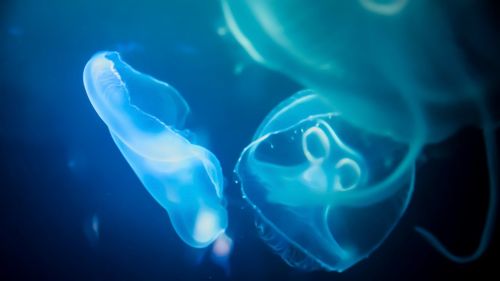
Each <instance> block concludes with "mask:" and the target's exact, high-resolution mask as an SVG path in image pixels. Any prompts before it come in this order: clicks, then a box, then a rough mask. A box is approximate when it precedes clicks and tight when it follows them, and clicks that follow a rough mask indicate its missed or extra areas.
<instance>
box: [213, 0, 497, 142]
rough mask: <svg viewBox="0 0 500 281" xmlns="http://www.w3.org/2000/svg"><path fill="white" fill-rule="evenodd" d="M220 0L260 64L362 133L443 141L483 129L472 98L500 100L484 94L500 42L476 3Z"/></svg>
mask: <svg viewBox="0 0 500 281" xmlns="http://www.w3.org/2000/svg"><path fill="white" fill-rule="evenodd" d="M222 2H223V11H224V15H225V18H226V22H227V24H228V27H229V29H230V30H231V32H232V33H233V34H234V36H235V37H236V39H237V40H238V41H239V42H240V43H241V45H242V46H243V47H244V48H245V49H246V50H247V52H248V53H249V54H250V55H251V56H252V57H253V58H254V59H255V60H256V61H258V62H260V63H262V64H264V65H265V66H267V67H270V68H272V69H275V70H277V71H280V72H282V73H285V74H287V75H288V76H290V77H291V78H293V79H295V80H296V81H298V82H300V83H302V84H303V85H304V86H305V87H307V88H310V89H312V90H314V91H316V92H317V93H319V94H322V95H325V96H328V97H329V99H330V100H331V102H332V106H334V107H335V108H336V110H337V111H338V112H341V113H342V114H343V116H344V118H346V119H348V120H349V121H350V122H353V123H355V124H356V125H357V126H359V127H363V128H364V129H365V130H369V131H372V132H374V133H380V132H389V133H391V134H392V135H393V136H394V137H397V138H399V139H401V140H404V141H411V140H412V139H413V138H414V137H423V138H424V139H425V143H429V142H438V141H440V140H443V139H445V138H447V137H448V136H449V135H451V134H452V133H454V132H455V131H456V130H457V129H458V128H460V127H462V126H465V125H469V124H475V125H478V126H482V125H483V124H482V122H483V120H482V118H481V116H480V112H479V110H478V108H477V102H476V100H477V99H478V98H481V99H485V100H488V101H493V100H495V94H494V93H493V92H492V91H488V90H489V88H490V87H491V86H492V83H496V82H495V81H496V80H497V79H496V75H497V74H498V73H499V71H500V60H499V59H498V57H497V56H496V54H497V51H496V50H498V48H500V40H498V38H500V37H499V36H498V31H495V30H492V28H491V26H490V25H488V23H487V22H484V21H482V14H481V13H485V8H484V7H483V5H482V4H480V3H477V1H474V0H465V1H452V2H446V3H441V2H440V1H434V0H420V1H406V0H337V1H329V0H324V1H321V0H320V1H314V3H311V1H307V0H289V1H266V0H243V1H227V0H224V1H222ZM462 14H467V16H468V17H467V18H468V21H466V22H465V21H463V16H461V15H462ZM457 30H460V31H461V33H460V34H457V32H456V31H457ZM478 30H481V32H479V33H478ZM493 38H495V39H493ZM437 46H439V48H438V47H437ZM470 57H474V58H476V59H481V60H482V59H484V60H485V61H487V62H488V63H487V67H486V68H484V67H481V66H478V65H471V63H470V60H469V58H470ZM495 104H496V105H497V106H498V102H496V103H495ZM491 105H492V103H490V106H491ZM493 108H494V107H491V109H493ZM394 116H398V118H394ZM495 118H496V120H497V121H498V120H500V116H499V115H498V114H496V117H495Z"/></svg>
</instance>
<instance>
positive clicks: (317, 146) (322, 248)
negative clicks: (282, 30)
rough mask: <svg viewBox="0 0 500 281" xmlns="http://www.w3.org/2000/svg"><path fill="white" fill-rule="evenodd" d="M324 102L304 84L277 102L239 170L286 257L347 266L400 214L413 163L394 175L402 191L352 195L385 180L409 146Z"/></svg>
mask: <svg viewBox="0 0 500 281" xmlns="http://www.w3.org/2000/svg"><path fill="white" fill-rule="evenodd" d="M325 102H326V100H325V99H324V98H322V97H320V96H319V95H317V94H315V93H313V92H312V91H302V92H299V93H297V94H295V95H293V96H292V97H290V98H288V99H287V100H285V101H284V102H282V103H281V104H280V105H278V106H277V107H276V108H275V109H274V110H273V111H272V112H271V113H270V114H269V115H268V117H267V118H266V119H265V120H264V122H263V123H262V125H261V126H260V128H259V129H258V131H257V133H256V135H255V138H254V141H253V142H252V143H251V144H250V145H249V146H248V147H247V148H246V149H245V150H244V152H243V154H242V156H241V158H240V160H239V161H238V164H237V166H236V170H235V172H236V173H237V175H238V177H239V179H240V181H241V186H242V192H243V194H244V197H245V198H246V199H247V201H248V202H249V203H250V205H251V206H252V207H253V208H254V209H255V211H256V213H257V224H258V228H259V232H260V234H261V236H262V238H263V239H264V240H265V241H266V243H268V244H269V245H270V246H271V247H272V248H273V249H274V250H275V251H276V252H277V253H278V254H280V255H281V257H282V258H283V259H284V260H285V261H286V262H287V263H289V264H290V265H292V266H295V267H300V268H302V269H306V270H311V269H316V268H320V267H323V268H326V269H328V270H336V271H343V270H345V269H347V268H349V267H350V266H352V265H353V264H355V263H356V262H358V261H359V260H361V259H363V258H365V257H367V256H368V255H369V254H370V253H371V252H372V251H373V250H375V249H376V248H377V247H378V246H379V245H380V243H381V242H382V241H383V240H384V239H385V238H386V237H387V235H388V234H389V233H390V231H391V230H392V228H393V227H394V225H395V224H396V223H397V221H398V220H399V219H400V217H401V215H402V214H403V212H404V210H405V209H406V206H407V204H408V201H409V199H410V196H411V193H412V190H413V169H410V170H408V171H407V173H406V174H404V175H402V176H401V177H399V179H398V180H397V181H393V182H391V183H390V184H392V185H395V186H397V189H393V190H397V192H392V193H387V194H374V196H376V198H373V199H372V200H370V201H360V202H356V201H353V200H352V199H348V198H347V197H346V196H349V194H356V193H358V192H363V191H368V192H370V191H371V189H373V188H374V187H376V186H377V184H381V183H382V182H384V179H385V178H386V177H387V175H389V174H391V173H392V172H393V170H394V169H395V168H396V167H397V166H398V165H399V163H400V162H401V161H402V160H403V159H404V157H405V154H406V153H408V151H409V150H408V146H406V145H404V144H401V143H397V142H395V141H393V140H391V139H389V138H384V137H380V136H377V135H372V134H370V133H367V132H365V131H364V130H362V129H360V128H356V127H353V126H352V125H351V124H349V123H347V122H346V121H345V120H343V119H342V116H340V115H338V114H336V113H335V112H331V111H329V110H328V103H325ZM303 116H305V117H303ZM342 136H344V137H342ZM386 184H388V183H386Z"/></svg>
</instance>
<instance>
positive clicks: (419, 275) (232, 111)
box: [0, 0, 499, 280]
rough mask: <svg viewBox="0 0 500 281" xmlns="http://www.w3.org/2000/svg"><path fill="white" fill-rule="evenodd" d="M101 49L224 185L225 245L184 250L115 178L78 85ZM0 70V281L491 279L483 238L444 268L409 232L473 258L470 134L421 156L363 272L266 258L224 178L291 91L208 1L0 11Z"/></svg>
mask: <svg viewBox="0 0 500 281" xmlns="http://www.w3.org/2000/svg"><path fill="white" fill-rule="evenodd" d="M492 13H493V12H492ZM496 14H497V15H498V13H496ZM496 26H497V27H498V25H496ZM100 50H116V51H118V52H120V54H121V55H122V58H123V59H124V60H125V61H126V62H127V63H129V64H130V65H133V66H134V68H135V69H138V70H140V71H141V72H143V73H147V74H149V75H152V76H154V77H155V78H157V79H160V80H162V81H166V82H168V83H169V84H171V85H173V86H174V87H175V89H176V90H177V91H178V92H179V93H181V94H182V96H183V98H184V99H185V100H186V102H187V103H188V104H189V106H190V109H191V117H190V119H188V120H187V124H186V127H187V128H189V130H190V131H191V133H192V135H196V138H197V140H198V143H199V144H200V145H202V146H203V147H205V148H206V149H208V150H209V151H211V152H212V153H214V154H215V155H216V156H217V159H218V160H219V162H220V165H221V168H222V172H223V174H224V182H225V183H224V193H225V197H226V202H225V204H226V207H227V210H228V222H229V225H228V228H227V230H226V233H227V235H228V237H230V238H228V239H230V240H224V241H226V242H221V243H222V244H216V245H214V247H208V248H206V249H203V250H199V249H193V248H191V247H189V246H188V245H186V244H184V243H183V242H182V240H181V239H180V238H179V237H178V236H177V234H176V232H175V230H174V228H173V227H172V225H171V224H170V223H169V221H170V220H169V216H168V214H167V212H165V209H164V208H162V206H160V205H159V204H157V202H156V201H155V199H154V198H153V197H152V196H151V195H150V194H149V193H148V192H147V191H146V189H144V187H143V185H142V183H141V181H140V180H139V178H137V176H136V175H135V174H134V172H133V171H132V170H131V169H130V167H129V165H128V163H127V161H126V160H125V159H124V158H123V156H122V155H121V153H120V151H119V149H118V148H117V147H116V146H115V144H114V142H113V139H112V138H111V137H110V135H109V130H108V128H107V126H106V125H105V124H104V123H103V122H102V121H101V119H100V118H99V117H98V115H97V114H96V113H95V111H94V109H93V108H92V105H91V104H90V103H89V102H88V98H87V95H86V93H85V89H84V86H83V82H82V72H83V68H84V66H85V64H86V63H87V61H88V60H89V59H90V58H91V57H92V55H94V54H95V52H97V51H100ZM0 73H1V74H2V76H1V77H0V106H1V110H0V159H1V160H0V168H1V172H0V175H1V176H0V192H1V194H0V279H2V280H173V279H175V280H193V279H194V280H277V279H285V278H286V279H288V280H333V279H335V280H358V279H359V280H401V279H405V280H424V279H437V278H444V277H446V278H465V279H468V280H471V279H473V278H475V279H484V278H481V276H484V274H493V276H495V275H496V276H498V273H497V271H496V268H494V265H493V264H494V261H496V260H498V258H499V257H498V239H497V237H498V231H496V232H495V233H494V235H493V242H492V245H491V247H490V249H489V250H488V251H487V252H486V253H485V256H484V257H483V258H481V259H480V260H478V261H476V262H475V263H472V264H467V265H456V264H454V263H452V262H450V261H448V260H447V259H445V258H443V257H442V256H440V255H439V254H437V253H436V252H435V251H433V249H432V248H431V247H429V246H428V245H427V243H426V242H425V241H424V240H423V239H421V237H420V236H419V235H417V234H416V233H415V231H414V230H413V228H414V226H415V225H424V226H426V227H429V228H431V229H432V230H433V231H434V232H435V233H437V234H439V237H440V238H443V241H444V242H445V243H446V244H447V246H449V247H450V248H452V249H455V252H458V253H464V254H467V253H470V252H471V251H473V250H474V249H475V247H476V246H477V239H478V237H479V235H480V230H481V228H482V225H483V223H484V215H485V212H486V202H487V199H488V193H487V188H486V186H487V167H486V161H485V150H484V146H483V142H482V135H481V132H480V131H479V130H478V129H477V128H465V129H464V130H462V131H460V132H459V133H458V134H457V135H455V136H453V137H451V138H450V139H449V140H447V141H446V142H445V143H441V144H436V145H432V146H430V147H427V148H426V149H425V151H424V152H423V153H422V157H420V158H419V159H418V161H417V176H418V177H417V178H418V180H417V181H416V182H415V189H414V195H413V197H412V199H411V202H410V205H409V207H408V209H407V212H406V213H405V215H404V216H403V219H402V220H401V221H400V223H399V224H398V225H397V226H396V227H395V228H394V231H393V232H392V233H391V234H390V236H389V238H388V239H387V241H385V243H384V244H383V245H381V246H380V247H379V249H378V250H377V251H376V252H374V253H373V254H372V255H371V256H370V258H369V259H367V260H364V261H362V262H360V263H359V264H357V265H356V266H355V267H353V268H351V269H349V270H347V271H346V272H343V273H340V274H339V273H335V272H330V273H329V272H324V271H316V272H303V271H301V270H299V269H294V268H291V267H290V266H288V264H287V263H285V262H284V261H283V260H282V259H281V258H280V257H279V256H278V255H275V253H274V252H273V251H272V250H270V249H269V247H268V246H267V245H266V242H265V241H263V240H262V239H261V238H260V237H259V233H258V230H257V228H256V226H255V224H256V222H255V212H254V210H253V208H252V207H251V206H250V205H249V204H248V203H247V202H246V200H244V199H243V198H242V194H241V190H240V185H239V184H236V183H235V179H236V178H235V177H234V176H233V169H234V166H235V164H236V162H237V160H238V158H239V157H240V153H241V152H242V150H243V148H245V147H246V146H247V145H248V144H249V143H250V142H251V140H252V139H253V136H254V133H255V131H256V130H257V128H258V127H259V125H260V124H261V122H262V120H264V118H265V117H266V115H267V114H268V113H269V112H271V111H272V110H273V108H275V107H276V106H277V105H278V104H279V103H280V102H281V101H283V100H285V99H286V98H288V97H289V96H290V95H291V94H293V93H295V92H297V91H299V90H302V88H303V87H302V86H301V85H299V84H297V83H296V82H294V81H292V80H290V79H289V78H287V77H285V76H284V75H281V74H279V73H277V72H274V71H271V70H269V69H266V68H264V67H263V66H260V65H258V64H256V63H255V62H254V61H253V60H252V58H251V57H250V56H249V55H248V54H247V53H246V52H245V51H244V50H243V48H241V46H240V45H239V44H238V42H236V40H235V39H234V38H233V37H232V36H231V34H230V32H229V31H228V30H227V28H226V26H225V23H224V19H223V16H222V11H221V7H220V3H219V2H218V1H196V0H184V1H182V0H178V1H114V0H113V1H62V0H53V1H35V0H19V1H3V2H2V3H1V4H0ZM257 224H259V223H258V222H257ZM227 241H232V242H227ZM224 243H226V244H224ZM228 244H229V245H231V247H232V248H231V249H230V251H229V252H227V251H226V250H227V249H226V248H225V247H226V246H228ZM215 249H217V250H215ZM221 252H222V253H229V256H217V253H221ZM492 279H495V278H492Z"/></svg>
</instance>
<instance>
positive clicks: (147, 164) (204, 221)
mask: <svg viewBox="0 0 500 281" xmlns="http://www.w3.org/2000/svg"><path fill="white" fill-rule="evenodd" d="M83 78H84V84H85V89H86V91H87V95H88V97H89V99H90V101H91V103H92V105H93V106H94V109H95V110H96V111H97V113H98V115H99V116H100V117H101V119H102V120H103V121H104V123H105V124H106V125H107V126H108V128H109V130H110V132H111V135H112V137H113V140H114V141H115V143H116V145H117V146H118V148H119V149H120V151H121V152H122V154H123V155H124V156H125V158H126V160H127V161H128V163H129V164H130V166H131V167H132V169H133V170H134V171H135V173H136V174H137V176H138V177H139V179H140V180H141V182H142V183H143V185H144V186H145V187H146V189H147V190H148V191H149V193H150V194H151V195H152V196H153V198H154V199H155V200H156V201H157V202H158V203H159V204H160V205H161V206H162V207H163V208H165V209H166V210H167V212H168V215H169V217H170V220H171V222H172V225H173V227H174V229H175V231H176V232H177V234H178V235H179V236H180V238H181V239H182V240H183V241H184V242H186V243H187V244H188V245H190V246H192V247H205V246H207V245H209V244H210V243H212V242H213V241H214V240H215V239H216V238H217V237H218V236H219V234H221V233H223V232H224V230H225V228H226V226H227V214H226V210H225V208H224V206H223V205H222V196H223V177H222V170H221V167H220V164H219V161H218V160H217V158H216V157H215V156H214V155H213V154H212V153H211V152H210V151H208V150H207V149H205V148H203V147H201V146H198V145H196V144H193V143H191V142H190V140H189V139H188V138H187V136H188V135H189V134H188V132H187V131H185V130H183V129H184V128H183V126H184V122H185V119H186V117H187V115H188V114H189V107H188V105H187V103H186V101H185V100H184V99H183V98H182V96H181V95H180V94H179V93H178V92H177V91H176V90H175V89H174V88H172V87H171V86H169V85H168V84H166V83H164V82H161V81H158V80H156V79H154V78H153V77H151V76H148V75H145V74H142V73H140V72H138V71H136V70H134V69H133V68H132V67H131V66H129V65H128V64H126V63H125V62H124V61H122V60H121V58H120V56H119V54H118V53H116V52H102V53H98V54H96V55H94V56H93V57H92V58H91V59H90V61H89V62H88V63H87V65H86V66H85V70H84V74H83Z"/></svg>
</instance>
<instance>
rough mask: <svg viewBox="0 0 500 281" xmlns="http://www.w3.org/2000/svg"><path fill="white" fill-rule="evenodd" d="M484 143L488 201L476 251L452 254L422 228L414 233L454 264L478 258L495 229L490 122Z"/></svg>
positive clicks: (495, 182)
mask: <svg viewBox="0 0 500 281" xmlns="http://www.w3.org/2000/svg"><path fill="white" fill-rule="evenodd" d="M483 132H484V133H483V134H484V142H485V147H486V158H487V159H486V160H487V165H488V171H489V193H490V194H489V201H488V210H487V214H486V221H485V223H484V227H483V231H482V234H481V239H480V241H479V245H478V246H477V248H476V250H475V251H474V252H473V253H472V254H470V255H464V256H459V255H456V254H453V253H452V252H451V251H450V250H449V249H447V248H446V246H445V245H444V244H443V243H442V242H441V241H439V239H438V238H437V237H436V236H435V235H434V234H432V233H430V232H429V231H428V230H426V229H425V228H422V227H418V226H417V227H415V231H417V232H418V233H419V234H420V235H421V236H422V237H423V238H424V239H425V240H427V242H428V243H429V244H430V245H431V246H432V247H433V248H435V249H436V250H437V251H438V252H439V253H441V254H442V255H443V256H445V257H446V258H447V259H449V260H451V261H453V262H455V263H469V262H473V261H475V260H477V259H478V258H480V257H481V256H482V255H483V254H484V252H485V251H486V249H487V248H488V245H489V243H490V241H491V236H492V234H493V230H494V227H495V219H496V212H497V211H496V210H497V193H498V191H497V189H498V176H497V173H496V170H497V169H498V160H497V156H498V154H497V146H496V138H495V126H494V125H493V124H492V122H488V124H487V125H486V126H485V128H484V131H483Z"/></svg>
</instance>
